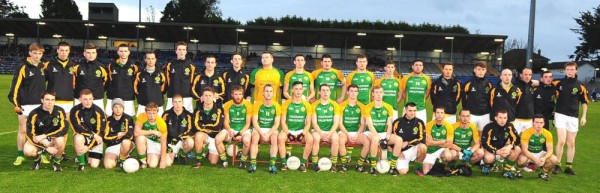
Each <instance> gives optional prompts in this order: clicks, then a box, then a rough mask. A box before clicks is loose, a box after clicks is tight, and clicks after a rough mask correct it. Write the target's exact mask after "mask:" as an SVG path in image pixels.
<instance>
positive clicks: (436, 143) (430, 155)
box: [423, 106, 454, 174]
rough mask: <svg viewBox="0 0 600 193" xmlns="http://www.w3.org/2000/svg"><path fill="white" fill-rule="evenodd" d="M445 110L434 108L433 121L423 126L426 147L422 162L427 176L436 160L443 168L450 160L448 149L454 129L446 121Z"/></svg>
mask: <svg viewBox="0 0 600 193" xmlns="http://www.w3.org/2000/svg"><path fill="white" fill-rule="evenodd" d="M445 111H446V109H445V108H444V107H443V106H438V107H436V108H435V111H434V112H435V117H434V118H435V119H434V120H432V121H430V122H428V123H427V125H425V128H426V129H427V130H426V135H425V136H426V139H425V144H426V145H427V155H426V156H425V160H423V173H424V174H427V173H429V171H430V170H431V168H433V165H434V164H435V162H436V160H437V159H440V162H442V163H443V164H444V165H445V166H447V165H448V163H449V162H450V160H451V159H452V158H451V157H452V154H450V149H449V147H450V146H451V145H452V139H453V138H454V133H453V132H452V131H453V130H454V128H453V127H452V125H451V124H450V123H448V121H446V120H445V119H446V112H445Z"/></svg>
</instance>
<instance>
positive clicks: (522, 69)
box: [517, 67, 531, 74]
mask: <svg viewBox="0 0 600 193" xmlns="http://www.w3.org/2000/svg"><path fill="white" fill-rule="evenodd" d="M527 69H529V70H531V68H529V67H523V68H519V69H518V70H517V71H518V72H519V74H523V71H525V70H527Z"/></svg>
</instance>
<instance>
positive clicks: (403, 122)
mask: <svg viewBox="0 0 600 193" xmlns="http://www.w3.org/2000/svg"><path fill="white" fill-rule="evenodd" d="M392 133H394V134H396V135H398V136H400V137H401V138H402V140H403V141H405V142H408V145H407V146H406V147H405V148H403V149H402V151H404V150H407V149H408V148H410V147H412V146H416V145H418V144H420V143H423V144H425V123H423V121H422V120H421V119H419V118H416V117H415V118H413V119H410V120H409V119H407V118H406V116H404V117H400V118H398V119H396V120H394V122H393V123H392Z"/></svg>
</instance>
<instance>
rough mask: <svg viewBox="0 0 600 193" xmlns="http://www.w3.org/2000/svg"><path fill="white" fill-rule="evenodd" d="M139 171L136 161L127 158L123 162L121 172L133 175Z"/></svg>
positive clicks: (138, 164)
mask: <svg viewBox="0 0 600 193" xmlns="http://www.w3.org/2000/svg"><path fill="white" fill-rule="evenodd" d="M138 169H140V163H139V162H138V160H137V159H134V158H129V159H127V160H125V161H124V162H123V170H125V172H127V173H133V172H136V171H138Z"/></svg>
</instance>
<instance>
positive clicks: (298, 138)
mask: <svg viewBox="0 0 600 193" xmlns="http://www.w3.org/2000/svg"><path fill="white" fill-rule="evenodd" d="M296 141H298V142H302V141H304V133H300V134H299V135H298V137H296Z"/></svg>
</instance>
